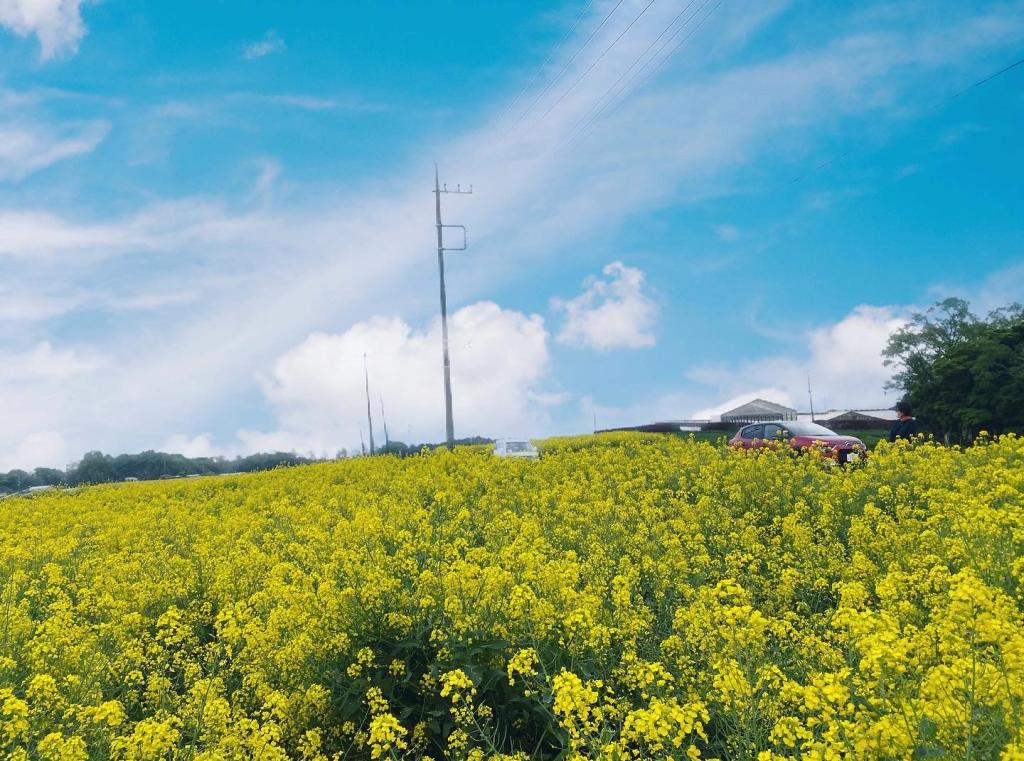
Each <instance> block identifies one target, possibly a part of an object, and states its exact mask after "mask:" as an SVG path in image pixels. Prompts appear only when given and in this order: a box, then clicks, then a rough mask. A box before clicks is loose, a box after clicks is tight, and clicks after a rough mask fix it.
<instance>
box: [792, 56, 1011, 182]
mask: <svg viewBox="0 0 1024 761" xmlns="http://www.w3.org/2000/svg"><path fill="white" fill-rule="evenodd" d="M1021 65H1024V58H1021V59H1020V60H1018V61H1014V62H1013V63H1011V64H1010V65H1009V66H1004V67H1003V68H1001V69H1000V70H999V71H997V72H994V73H992V74H989V75H988V76H985V77H982V78H981V79H979V80H978V81H977V82H974V83H972V84H970V85H968V86H967V87H965V88H964V89H962V90H958V91H957V92H955V93H953V94H952V95H950V96H949V97H948V98H944V99H943V100H941V101H939V102H938V103H936V104H935V105H933V106H932V107H931V108H929V109H927V110H926V111H925V112H924V113H926V114H930V113H931V112H932V111H937V110H939V109H941V108H943V107H945V106H948V105H950V104H951V103H952V102H953V101H955V100H956V99H957V98H959V97H960V96H961V95H966V94H967V93H969V92H970V91H971V90H974V89H977V88H978V87H981V86H982V85H985V84H987V83H989V82H991V81H992V80H993V79H996V78H997V77H1001V76H1002V75H1003V74H1006V73H1007V72H1009V71H1012V70H1013V69H1016V68H1017V67H1018V66H1021ZM922 118H923V117H922ZM852 152H853V151H849V150H846V151H843V152H842V153H840V154H838V155H837V156H833V157H832V158H830V159H827V160H826V161H822V162H821V163H819V164H817V165H816V166H814V167H811V168H810V169H808V170H807V171H805V172H803V173H802V174H798V175H797V176H796V177H794V178H793V179H791V180H790V181H789V184H790V185H792V184H794V183H796V182H800V180H803V179H806V178H807V177H810V176H811V175H812V174H816V173H817V172H820V171H821V170H822V169H824V168H826V167H829V166H832V165H833V164H837V163H839V162H840V161H842V160H843V159H845V158H846V157H847V156H849V155H850V154H851V153H852Z"/></svg>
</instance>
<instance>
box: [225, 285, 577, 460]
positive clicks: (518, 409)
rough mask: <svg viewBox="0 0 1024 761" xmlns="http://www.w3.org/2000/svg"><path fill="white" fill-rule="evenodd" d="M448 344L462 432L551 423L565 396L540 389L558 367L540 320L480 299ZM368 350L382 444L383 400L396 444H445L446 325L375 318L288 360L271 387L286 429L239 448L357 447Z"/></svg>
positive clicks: (309, 343) (524, 429) (314, 339)
mask: <svg viewBox="0 0 1024 761" xmlns="http://www.w3.org/2000/svg"><path fill="white" fill-rule="evenodd" d="M449 339H450V346H451V356H452V397H453V405H452V406H453V417H454V420H455V428H456V435H457V436H459V437H464V436H472V435H484V436H501V435H509V434H512V435H519V434H525V435H530V434H531V433H534V432H535V430H536V429H537V427H538V426H541V425H544V423H545V421H546V418H547V411H546V408H547V406H548V405H550V404H551V403H557V402H558V401H560V399H559V398H558V397H557V396H556V397H554V398H552V397H549V396H548V395H546V394H544V393H543V391H542V390H541V389H540V388H539V386H540V384H541V382H542V381H543V379H544V376H545V374H546V373H547V370H548V361H549V357H548V345H547V342H548V334H547V331H546V330H545V328H544V321H543V319H542V318H541V317H540V316H539V315H531V316H527V315H524V314H522V313H520V312H516V311H513V310H506V309H502V308H501V307H499V306H498V305H497V304H494V303H492V302H479V303H476V304H472V305H470V306H467V307H463V308H462V309H459V310H458V311H457V312H455V313H454V314H453V315H451V318H450V320H449ZM364 353H365V354H366V355H367V360H366V361H367V366H368V368H369V375H370V389H371V393H370V395H371V407H372V411H373V417H374V435H375V438H376V441H377V442H378V443H382V442H383V438H384V435H383V420H382V419H381V414H380V404H381V401H383V403H384V408H385V412H386V415H387V422H388V425H389V433H390V436H391V437H392V438H394V439H403V440H404V439H407V438H409V437H410V436H411V437H412V438H414V439H415V440H416V441H437V440H438V439H443V437H444V395H443V385H442V372H441V332H440V325H439V320H435V321H434V322H433V324H432V325H431V326H430V328H429V329H427V330H416V329H414V328H413V327H411V326H410V325H409V324H408V323H406V322H405V321H403V320H401V319H399V318H397V317H375V318H372V319H370V320H367V321H365V322H360V323H357V324H355V325H353V326H352V327H351V328H349V329H348V330H346V331H345V332H344V333H341V334H326V333H315V334H313V335H311V336H309V337H308V338H306V340H305V341H303V342H302V343H301V344H299V345H298V346H296V347H294V348H293V349H291V350H289V351H288V352H286V353H285V354H283V355H282V356H281V357H279V358H278V359H277V361H276V362H275V363H274V366H273V370H272V371H271V373H270V375H269V377H268V378H266V379H264V382H263V389H264V393H265V394H266V396H267V398H268V400H269V401H270V403H271V405H272V407H273V409H274V410H275V412H276V414H277V416H278V422H279V424H280V427H279V429H278V430H276V431H272V432H268V433H266V432H258V431H241V432H240V433H239V440H240V442H241V447H240V448H241V449H242V450H243V451H258V450H277V449H282V450H293V449H294V450H296V451H299V452H307V451H314V452H316V453H318V454H320V453H325V454H330V453H333V452H336V451H337V450H338V449H340V448H342V447H345V448H350V449H351V448H356V447H357V446H358V442H359V436H360V431H362V435H363V437H364V439H366V440H368V438H369V436H368V433H367V421H366V396H365V387H364V376H363V354H364ZM367 443H368V441H367Z"/></svg>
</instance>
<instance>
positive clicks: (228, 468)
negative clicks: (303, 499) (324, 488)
mask: <svg viewBox="0 0 1024 761" xmlns="http://www.w3.org/2000/svg"><path fill="white" fill-rule="evenodd" d="M491 442H493V439H485V438H481V437H479V436H474V437H472V438H467V439H458V440H457V441H456V442H455V443H456V444H460V445H461V444H488V443H491ZM441 446H444V444H405V443H404V442H401V441H389V442H388V443H387V445H386V446H385V447H379V448H378V449H377V450H376V454H378V455H384V454H392V455H398V456H399V457H408V456H410V455H414V454H419V453H420V452H422V451H423V450H424V449H427V450H430V449H434V448H436V447H441ZM347 456H348V452H347V451H346V450H344V449H342V450H340V451H339V452H338V454H337V457H338V458H343V457H347ZM318 461H319V460H318V459H317V458H316V457H315V456H314V455H312V454H310V456H309V457H302V456H301V455H297V454H295V453H294V452H273V453H261V454H253V455H249V456H247V457H236V458H235V459H233V460H229V459H226V458H224V457H185V455H180V454H169V453H167V452H154V451H152V450H149V451H146V452H140V453H139V454H121V455H117V456H116V457H115V456H112V455H109V454H103V452H89V453H88V454H86V455H85V456H84V457H83V458H82V461H81V462H79V463H78V464H76V465H74V466H72V467H69V468H68V469H67V471H63V470H58V469H57V468H36V469H35V470H33V471H32V472H28V471H26V470H12V471H10V472H8V473H0V494H14V493H16V492H20V491H25V490H26V489H31V488H32V487H35V486H54V485H58V484H62V485H63V484H67V485H69V486H77V485H79V484H102V483H110V482H112V481H124V480H125V479H126V478H137V479H139V480H140V481H148V480H153V479H157V478H176V477H183V476H191V475H200V476H211V475H222V474H224V473H248V472H251V471H255V470H270V469H271V468H276V467H279V466H282V465H302V464H306V463H311V462H318Z"/></svg>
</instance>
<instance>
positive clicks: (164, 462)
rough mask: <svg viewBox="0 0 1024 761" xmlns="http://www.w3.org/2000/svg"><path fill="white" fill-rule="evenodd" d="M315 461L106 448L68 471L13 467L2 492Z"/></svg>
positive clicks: (285, 455) (280, 455)
mask: <svg viewBox="0 0 1024 761" xmlns="http://www.w3.org/2000/svg"><path fill="white" fill-rule="evenodd" d="M308 462H314V460H313V459H311V458H309V457H301V456H299V455H297V454H295V453H294V452H273V453H261V454H254V455H249V456H248V457H237V458H235V459H233V460H229V459H226V458H224V457H185V456H184V455H180V454H169V453H167V452H154V451H152V450H149V451H146V452H140V453H139V454H121V455H117V456H116V457H114V456H112V455H109V454H103V452H89V453H88V454H86V455H85V456H84V457H83V458H82V461H81V462H79V463H78V464H77V465H75V466H73V467H70V468H68V469H67V471H63V470H58V469H57V468H36V469H35V470H33V471H32V472H31V473H30V472H28V471H25V470H12V471H10V472H8V473H0V494H13V493H14V492H19V491H24V490H26V489H30V488H32V487H34V486H50V485H56V484H67V485H69V486H76V485H78V484H100V483H109V482H111V481H123V480H125V479H126V478H137V479H139V480H149V479H155V478H163V477H176V476H190V475H207V476H208V475H218V474H223V473H247V472H250V471H254V470H268V469H270V468H276V467H278V466H280V465H299V464H302V463H308Z"/></svg>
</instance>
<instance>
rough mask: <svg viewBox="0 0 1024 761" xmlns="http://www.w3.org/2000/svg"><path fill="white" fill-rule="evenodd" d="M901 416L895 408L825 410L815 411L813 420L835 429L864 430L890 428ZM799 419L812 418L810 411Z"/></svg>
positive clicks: (801, 414)
mask: <svg viewBox="0 0 1024 761" xmlns="http://www.w3.org/2000/svg"><path fill="white" fill-rule="evenodd" d="M897 417H899V415H898V413H897V412H896V411H895V410H890V409H865V410H825V411H824V412H816V413H814V418H813V421H814V422H815V423H821V424H822V425H823V426H825V427H826V428H832V429H834V430H837V431H838V430H843V429H845V430H857V429H859V430H864V429H883V428H889V427H890V426H891V425H892V423H893V421H894V420H896V418H897ZM797 419H798V420H808V421H809V420H811V419H812V418H811V413H810V412H801V413H799V416H798V418H797Z"/></svg>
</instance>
